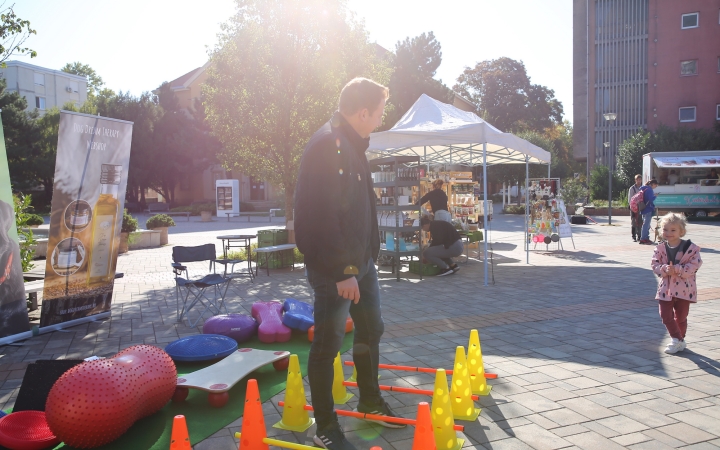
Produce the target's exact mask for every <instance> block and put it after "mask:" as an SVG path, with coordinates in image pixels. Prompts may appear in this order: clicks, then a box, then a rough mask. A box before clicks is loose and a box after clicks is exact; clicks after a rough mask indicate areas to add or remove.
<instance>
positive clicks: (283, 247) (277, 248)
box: [253, 244, 297, 276]
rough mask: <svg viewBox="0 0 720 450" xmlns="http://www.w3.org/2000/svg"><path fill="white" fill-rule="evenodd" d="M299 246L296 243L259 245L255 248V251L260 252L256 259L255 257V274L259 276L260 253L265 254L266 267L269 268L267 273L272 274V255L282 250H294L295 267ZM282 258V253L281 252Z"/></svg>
mask: <svg viewBox="0 0 720 450" xmlns="http://www.w3.org/2000/svg"><path fill="white" fill-rule="evenodd" d="M296 248H297V245H295V244H281V245H271V246H270V247H258V248H254V249H253V251H254V252H255V253H258V255H257V257H256V259H255V276H257V273H258V268H259V267H260V265H261V263H260V255H259V254H260V253H264V254H265V267H266V268H267V274H268V276H270V255H271V254H273V253H275V252H281V251H283V250H293V257H292V258H293V268H294V267H295V251H294V250H295V249H296ZM280 255H281V258H282V253H281V254H280Z"/></svg>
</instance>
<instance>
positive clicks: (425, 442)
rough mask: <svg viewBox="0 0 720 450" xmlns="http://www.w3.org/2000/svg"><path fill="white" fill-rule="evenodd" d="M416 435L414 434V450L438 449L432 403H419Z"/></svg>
mask: <svg viewBox="0 0 720 450" xmlns="http://www.w3.org/2000/svg"><path fill="white" fill-rule="evenodd" d="M415 422H416V423H415V436H413V445H412V450H437V446H436V445H435V432H434V431H433V424H432V418H431V417H430V405H428V404H427V402H420V403H419V404H418V412H417V417H416V418H415Z"/></svg>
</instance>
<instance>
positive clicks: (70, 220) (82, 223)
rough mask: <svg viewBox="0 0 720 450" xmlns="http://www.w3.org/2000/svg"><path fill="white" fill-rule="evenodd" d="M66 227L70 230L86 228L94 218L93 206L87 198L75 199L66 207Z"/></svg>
mask: <svg viewBox="0 0 720 450" xmlns="http://www.w3.org/2000/svg"><path fill="white" fill-rule="evenodd" d="M63 219H64V222H65V228H67V229H68V230H70V231H82V230H84V229H85V228H86V227H87V226H88V225H89V224H90V221H91V220H92V207H91V206H90V204H89V203H88V202H86V201H85V200H75V201H73V202H70V204H69V205H68V206H67V208H65V214H63Z"/></svg>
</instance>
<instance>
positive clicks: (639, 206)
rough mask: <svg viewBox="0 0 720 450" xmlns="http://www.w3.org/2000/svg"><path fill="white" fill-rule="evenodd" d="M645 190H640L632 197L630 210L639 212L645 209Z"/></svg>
mask: <svg viewBox="0 0 720 450" xmlns="http://www.w3.org/2000/svg"><path fill="white" fill-rule="evenodd" d="M644 192H645V190H640V192H638V193H637V194H635V195H633V196H632V198H631V199H630V211H632V212H634V213H637V212H640V211H642V210H643V209H645V206H646V205H645V194H644Z"/></svg>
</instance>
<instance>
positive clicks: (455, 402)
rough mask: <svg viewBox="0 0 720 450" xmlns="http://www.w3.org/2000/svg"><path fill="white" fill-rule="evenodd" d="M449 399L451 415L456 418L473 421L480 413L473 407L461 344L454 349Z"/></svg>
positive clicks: (468, 373) (468, 374)
mask: <svg viewBox="0 0 720 450" xmlns="http://www.w3.org/2000/svg"><path fill="white" fill-rule="evenodd" d="M450 401H451V402H452V412H453V417H454V418H455V419H456V420H470V421H474V420H475V419H477V417H478V416H479V415H480V409H479V408H475V403H473V400H472V387H471V386H470V371H468V368H467V361H466V360H465V349H464V348H463V347H462V346H458V347H457V348H456V349H455V367H453V376H452V381H451V382H450Z"/></svg>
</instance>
